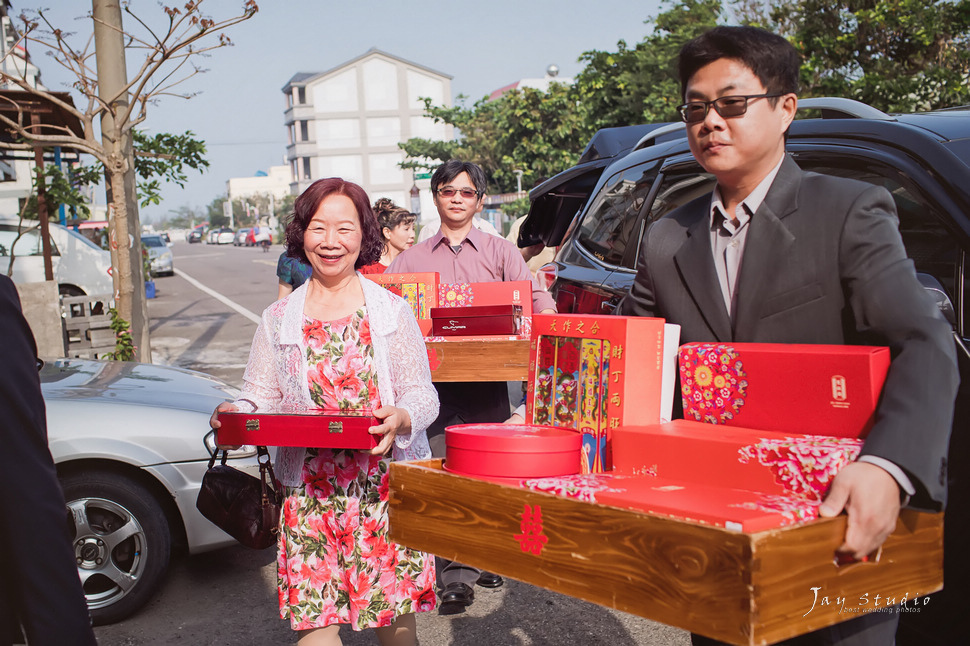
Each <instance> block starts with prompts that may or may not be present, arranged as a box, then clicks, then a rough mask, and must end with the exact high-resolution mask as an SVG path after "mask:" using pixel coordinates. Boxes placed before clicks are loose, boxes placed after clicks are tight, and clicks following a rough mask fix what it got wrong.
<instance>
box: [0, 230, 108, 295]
mask: <svg viewBox="0 0 970 646" xmlns="http://www.w3.org/2000/svg"><path fill="white" fill-rule="evenodd" d="M48 226H49V227H50V244H51V264H52V265H53V269H54V280H55V281H57V286H58V290H59V291H60V293H61V295H63V296H85V295H88V294H111V293H112V292H113V291H114V287H113V285H112V281H111V254H110V253H109V252H107V251H105V250H104V249H102V248H101V247H99V246H98V245H96V244H94V243H93V242H91V241H90V240H89V239H88V238H86V237H84V236H83V235H81V234H79V233H77V232H76V231H74V230H73V229H69V228H67V227H63V226H61V225H59V224H55V223H53V222H50V223H49V224H48ZM18 236H19V237H18ZM41 240H42V238H41V234H40V223H39V222H35V221H26V220H25V221H24V222H22V223H21V222H20V221H19V220H18V219H17V218H0V272H3V273H4V274H6V273H7V272H8V270H9V268H10V266H11V263H12V264H13V272H12V273H11V274H10V277H11V278H13V281H14V282H15V283H35V282H42V281H43V280H44V279H45V273H44V250H43V245H42V243H41ZM11 254H12V255H11Z"/></svg>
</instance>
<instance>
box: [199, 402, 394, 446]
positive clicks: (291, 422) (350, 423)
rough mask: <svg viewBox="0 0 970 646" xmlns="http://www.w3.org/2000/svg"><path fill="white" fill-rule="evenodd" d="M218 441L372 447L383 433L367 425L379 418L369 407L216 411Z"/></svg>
mask: <svg viewBox="0 0 970 646" xmlns="http://www.w3.org/2000/svg"><path fill="white" fill-rule="evenodd" d="M219 422H220V423H221V424H222V426H221V427H220V428H219V429H218V430H217V431H216V437H217V438H218V442H219V444H228V445H242V444H255V445H259V446H305V447H313V448H325V449H367V450H369V449H372V448H374V447H375V446H377V445H378V444H379V443H380V441H381V439H383V436H381V435H371V434H370V433H368V432H367V431H368V429H369V428H370V427H371V426H378V425H380V424H381V423H382V422H381V420H379V419H377V418H376V417H374V416H373V415H372V414H371V411H369V410H354V411H342V410H325V409H318V410H312V409H311V410H307V411H301V412H298V413H219Z"/></svg>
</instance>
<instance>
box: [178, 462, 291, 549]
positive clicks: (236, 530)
mask: <svg viewBox="0 0 970 646" xmlns="http://www.w3.org/2000/svg"><path fill="white" fill-rule="evenodd" d="M256 451H257V458H256V459H257V461H258V462H259V477H258V478H256V477H253V476H251V475H249V474H248V473H243V472H242V471H239V470H238V469H234V468H233V467H231V466H229V465H227V464H226V458H227V457H228V452H227V451H223V452H222V462H221V464H216V456H218V455H219V451H218V450H216V452H215V453H213V454H212V457H211V458H210V459H209V468H208V470H207V471H206V472H205V475H204V476H203V477H202V487H201V488H200V489H199V497H198V499H196V501H195V506H196V507H197V508H198V509H199V511H200V512H201V513H202V515H203V516H205V517H206V518H208V519H209V520H210V521H212V523H213V524H215V525H216V526H218V527H220V528H222V530H223V531H225V532H226V533H227V534H229V535H230V536H232V537H233V538H235V539H236V540H237V541H239V542H240V543H242V544H243V545H245V546H246V547H251V548H253V549H257V550H261V549H265V548H267V547H269V546H270V545H273V544H274V543H275V542H276V536H277V532H278V529H279V522H280V506H281V504H282V495H281V492H280V487H279V485H278V483H277V481H276V474H275V473H273V465H272V464H271V463H270V457H269V451H267V450H266V447H265V446H257V447H256Z"/></svg>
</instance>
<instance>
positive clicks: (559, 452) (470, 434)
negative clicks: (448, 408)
mask: <svg viewBox="0 0 970 646" xmlns="http://www.w3.org/2000/svg"><path fill="white" fill-rule="evenodd" d="M580 444H581V441H580V437H579V433H577V432H576V431H571V430H567V429H563V428H556V427H553V426H536V425H533V424H456V425H454V426H449V427H448V428H446V429H445V445H446V453H445V468H446V469H447V470H449V471H453V472H455V473H460V474H462V475H470V476H482V477H498V478H538V477H546V476H561V475H569V474H574V473H579V447H580Z"/></svg>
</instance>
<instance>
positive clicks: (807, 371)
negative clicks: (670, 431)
mask: <svg viewBox="0 0 970 646" xmlns="http://www.w3.org/2000/svg"><path fill="white" fill-rule="evenodd" d="M889 360H890V357H889V349H888V348H881V347H873V346H847V345H794V344H774V343H687V344H684V345H683V346H681V348H680V387H681V394H682V396H683V402H684V419H693V420H697V421H701V422H706V423H709V424H727V425H729V426H743V427H745V428H756V429H765V430H771V431H779V432H784V433H811V434H814V435H831V436H833V437H865V435H866V433H868V432H869V429H870V428H872V424H873V421H874V418H875V412H876V405H877V404H878V402H879V395H880V393H881V392H882V386H883V383H885V381H886V373H887V371H888V370H889Z"/></svg>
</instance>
